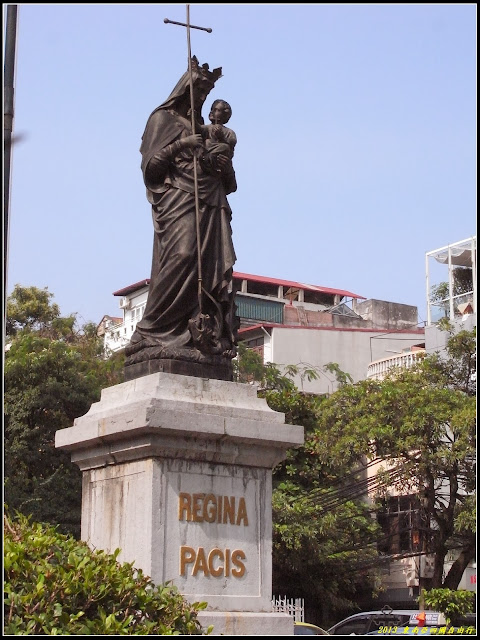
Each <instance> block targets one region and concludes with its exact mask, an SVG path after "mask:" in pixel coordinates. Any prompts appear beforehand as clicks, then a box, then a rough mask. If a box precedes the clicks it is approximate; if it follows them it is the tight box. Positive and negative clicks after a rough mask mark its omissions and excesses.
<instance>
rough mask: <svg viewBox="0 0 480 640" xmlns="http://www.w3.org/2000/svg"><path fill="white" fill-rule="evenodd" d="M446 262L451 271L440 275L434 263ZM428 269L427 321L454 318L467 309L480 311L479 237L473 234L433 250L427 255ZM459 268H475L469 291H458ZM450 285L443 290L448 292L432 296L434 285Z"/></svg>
mask: <svg viewBox="0 0 480 640" xmlns="http://www.w3.org/2000/svg"><path fill="white" fill-rule="evenodd" d="M432 260H434V261H435V263H436V264H437V265H438V264H442V265H446V266H447V268H448V271H447V273H446V274H445V272H443V273H444V274H445V275H444V277H438V276H437V277H436V274H434V273H433V272H434V269H433V266H432V265H433V264H435V263H433V262H432ZM425 263H426V264H425V272H426V287H427V325H431V324H434V323H436V322H438V321H439V320H440V319H441V318H447V319H448V320H450V321H453V320H454V318H458V317H459V316H462V315H464V314H466V313H476V312H477V306H476V305H477V237H476V236H472V237H471V238H467V239H466V240H461V241H460V242H455V243H453V244H449V245H447V246H446V247H441V248H440V249H435V250H434V251H429V252H428V253H426V255H425ZM456 269H469V270H470V271H471V283H472V284H471V288H470V289H469V290H467V291H465V290H462V291H458V287H456V286H455V285H456V282H455V270H456ZM437 273H439V272H438V271H437ZM444 283H445V284H446V285H447V286H446V287H444V288H443V289H441V290H440V291H445V296H440V297H438V296H432V287H438V286H439V285H441V284H444Z"/></svg>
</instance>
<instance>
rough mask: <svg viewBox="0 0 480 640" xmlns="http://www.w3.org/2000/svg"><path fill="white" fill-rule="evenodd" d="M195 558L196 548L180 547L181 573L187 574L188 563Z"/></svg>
mask: <svg viewBox="0 0 480 640" xmlns="http://www.w3.org/2000/svg"><path fill="white" fill-rule="evenodd" d="M194 560H195V549H192V547H180V575H181V576H183V575H185V569H186V565H187V564H190V563H191V562H193V561H194Z"/></svg>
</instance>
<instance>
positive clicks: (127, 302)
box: [120, 298, 130, 309]
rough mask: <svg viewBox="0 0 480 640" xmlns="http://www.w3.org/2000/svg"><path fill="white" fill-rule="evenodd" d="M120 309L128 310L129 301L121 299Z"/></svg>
mask: <svg viewBox="0 0 480 640" xmlns="http://www.w3.org/2000/svg"><path fill="white" fill-rule="evenodd" d="M120 309H130V300H129V299H128V298H121V300H120Z"/></svg>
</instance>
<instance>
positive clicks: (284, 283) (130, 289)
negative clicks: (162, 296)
mask: <svg viewBox="0 0 480 640" xmlns="http://www.w3.org/2000/svg"><path fill="white" fill-rule="evenodd" d="M233 278H234V279H236V280H250V281H252V282H261V283H263V284H272V285H276V286H279V287H289V288H291V289H303V290H304V291H316V292H318V293H326V294H330V295H339V296H343V297H346V298H355V299H357V300H366V298H365V296H361V295H359V294H358V293H352V292H351V291H345V290H344V289H331V288H330V287H321V286H318V285H314V284H305V283H303V282H294V281H293V280H281V279H279V278H268V277H267V276H256V275H253V274H251V273H240V272H239V271H234V272H233ZM149 283H150V279H149V278H147V279H145V280H140V281H139V282H135V283H134V284H130V285H128V286H127V287H124V288H123V289H119V290H118V291H114V292H113V295H114V296H126V295H128V294H130V293H134V292H135V291H137V290H138V289H143V287H146V286H148V284H149Z"/></svg>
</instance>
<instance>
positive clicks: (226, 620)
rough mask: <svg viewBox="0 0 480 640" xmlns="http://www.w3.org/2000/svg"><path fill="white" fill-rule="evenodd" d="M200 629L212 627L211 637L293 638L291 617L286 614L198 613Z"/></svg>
mask: <svg viewBox="0 0 480 640" xmlns="http://www.w3.org/2000/svg"><path fill="white" fill-rule="evenodd" d="M198 620H199V622H200V624H201V625H202V627H204V628H206V627H208V626H210V625H213V631H212V633H211V634H210V635H212V636H293V617H292V616H289V615H288V614H287V613H239V612H229V611H200V612H199V613H198Z"/></svg>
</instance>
